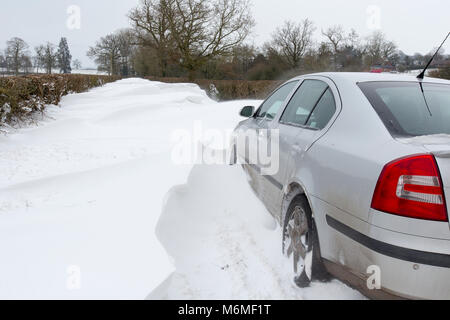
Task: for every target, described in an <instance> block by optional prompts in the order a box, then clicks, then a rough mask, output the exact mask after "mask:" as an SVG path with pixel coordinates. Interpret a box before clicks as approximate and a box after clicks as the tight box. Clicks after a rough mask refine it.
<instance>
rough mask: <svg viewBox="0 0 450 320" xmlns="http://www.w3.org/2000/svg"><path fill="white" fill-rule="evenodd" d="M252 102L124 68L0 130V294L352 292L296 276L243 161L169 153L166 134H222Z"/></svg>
mask: <svg viewBox="0 0 450 320" xmlns="http://www.w3.org/2000/svg"><path fill="white" fill-rule="evenodd" d="M251 103H255V104H256V103H258V102H249V101H246V102H242V101H240V102H239V101H236V102H228V103H216V102H214V101H212V100H210V99H209V98H208V97H207V96H206V94H205V93H204V92H203V91H201V90H200V89H199V88H198V87H197V86H196V85H191V84H162V83H157V82H150V81H146V80H141V79H128V80H122V81H118V82H116V83H112V84H108V85H105V86H104V87H102V88H96V89H93V90H91V91H90V92H88V93H83V94H75V95H69V96H66V97H64V98H63V100H62V102H61V107H56V106H52V107H49V109H48V112H47V115H46V118H45V119H44V120H42V121H40V122H39V125H38V126H37V127H29V128H26V129H20V130H17V131H16V132H14V133H12V134H9V135H7V136H4V135H2V136H0V150H1V151H0V172H1V176H0V256H1V263H0V298H3V299H5V298H6V299H12V298H32V299H33V298H41V299H49V298H57V299H81V298H83V299H97V298H103V299H111V298H118V299H143V298H145V297H148V298H168V299H174V298H186V299H198V298H212V299H215V298H223V299H229V298H230V299H231V298H233V299H241V298H243V299H257V298H267V299H290V298H294V299H301V298H326V299H328V298H330V299H332V298H337V299H348V298H361V297H362V296H361V295H360V294H359V293H357V292H356V291H354V290H352V289H350V288H348V287H347V286H345V285H343V284H342V283H340V282H338V281H334V282H332V283H329V284H318V283H315V284H313V286H312V288H309V289H306V290H299V289H297V288H295V287H294V286H293V284H292V281H291V280H292V279H290V278H289V277H288V276H287V274H288V273H289V266H290V264H289V262H288V261H285V260H284V259H283V258H282V257H281V254H280V237H281V236H280V233H281V232H280V230H279V228H277V226H276V224H275V222H274V221H273V219H272V218H271V217H270V215H269V214H268V213H267V211H266V210H265V209H264V208H263V206H262V205H261V203H260V202H259V201H258V200H257V198H256V197H255V196H254V195H253V193H252V192H251V190H250V188H249V187H248V184H247V182H246V178H245V174H244V173H243V172H242V170H241V169H240V168H238V167H228V166H226V165H216V166H207V165H201V164H200V165H195V166H194V164H193V163H186V164H178V163H175V162H174V161H173V148H174V146H175V144H176V143H177V141H176V140H174V139H173V138H174V132H179V131H180V130H184V131H186V132H192V131H195V128H196V127H198V124H199V123H200V124H201V126H202V128H203V129H204V130H207V129H216V130H217V129H219V130H220V131H221V132H224V133H225V132H226V130H230V129H232V128H234V127H235V125H236V123H237V122H238V121H239V120H240V119H239V117H238V110H239V109H240V108H241V106H243V105H244V104H251ZM194 136H195V134H194ZM199 141H203V143H205V142H204V138H202V137H201V136H200V137H196V138H193V139H191V140H190V143H191V144H192V145H196V144H197V143H198V142H199ZM225 141H226V139H224V140H223V141H214V142H215V143H214V146H216V147H218V148H220V147H222V148H223V147H224V144H225V143H226V142H225ZM155 230H156V234H157V235H158V238H157V236H156V234H155ZM165 279H166V280H165Z"/></svg>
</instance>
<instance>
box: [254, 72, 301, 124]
mask: <svg viewBox="0 0 450 320" xmlns="http://www.w3.org/2000/svg"><path fill="white" fill-rule="evenodd" d="M297 84H298V81H292V82H289V83H286V84H285V85H284V86H282V87H280V88H279V89H278V90H277V91H275V92H274V93H273V94H272V95H271V96H270V97H269V98H268V99H267V100H266V101H265V102H264V103H263V104H262V105H261V107H260V108H259V110H258V112H257V114H256V117H257V118H266V119H267V120H270V121H271V120H273V119H274V118H275V117H276V115H277V114H278V111H279V110H280V108H281V106H282V105H283V104H284V102H285V101H286V99H287V97H288V96H289V94H290V93H291V92H292V90H294V88H295V87H296V86H297Z"/></svg>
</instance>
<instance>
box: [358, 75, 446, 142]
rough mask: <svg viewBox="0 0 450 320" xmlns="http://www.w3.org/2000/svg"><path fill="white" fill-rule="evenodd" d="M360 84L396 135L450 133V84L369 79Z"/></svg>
mask: <svg viewBox="0 0 450 320" xmlns="http://www.w3.org/2000/svg"><path fill="white" fill-rule="evenodd" d="M358 86H359V87H360V88H361V90H362V91H363V92H364V94H365V95H366V97H367V99H369V101H370V103H371V104H372V106H373V107H374V108H375V111H376V112H377V113H378V115H379V116H380V118H381V120H382V121H383V122H384V124H385V125H386V128H387V129H388V130H389V131H390V132H391V134H392V135H395V136H424V135H434V134H450V85H443V84H430V83H422V84H421V83H419V82H365V83H359V84H358Z"/></svg>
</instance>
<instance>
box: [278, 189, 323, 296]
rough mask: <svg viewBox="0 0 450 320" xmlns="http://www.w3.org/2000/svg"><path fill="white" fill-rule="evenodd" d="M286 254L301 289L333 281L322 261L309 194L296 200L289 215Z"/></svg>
mask: <svg viewBox="0 0 450 320" xmlns="http://www.w3.org/2000/svg"><path fill="white" fill-rule="evenodd" d="M283 254H284V255H285V256H287V257H288V258H290V259H291V260H292V262H293V272H294V281H295V284H296V285H297V286H298V287H300V288H305V287H308V286H309V285H310V283H311V281H313V280H318V281H322V282H324V281H329V280H330V275H329V274H328V272H327V271H326V268H325V266H324V264H323V261H322V257H321V253H320V243H319V237H318V233H317V228H316V224H315V222H314V220H313V218H312V212H311V207H310V206H309V203H308V200H307V198H306V197H305V195H298V196H297V197H295V198H294V199H293V200H292V202H291V204H290V205H289V208H288V210H287V212H286V217H285V219H284V226H283Z"/></svg>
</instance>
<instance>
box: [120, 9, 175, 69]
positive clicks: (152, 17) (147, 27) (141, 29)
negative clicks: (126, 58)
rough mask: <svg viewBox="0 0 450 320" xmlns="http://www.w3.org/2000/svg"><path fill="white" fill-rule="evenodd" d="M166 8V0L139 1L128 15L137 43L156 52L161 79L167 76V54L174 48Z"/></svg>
mask: <svg viewBox="0 0 450 320" xmlns="http://www.w3.org/2000/svg"><path fill="white" fill-rule="evenodd" d="M166 6H167V1H166V0H140V5H139V6H138V7H136V8H134V9H133V10H131V11H130V13H129V14H128V17H129V19H130V21H131V23H132V25H133V28H134V30H135V33H136V40H137V42H138V43H139V44H140V45H141V46H144V47H150V48H152V49H154V50H155V51H156V53H157V57H158V65H159V69H160V75H161V76H163V77H165V76H166V75H167V66H168V61H169V58H170V57H169V54H170V53H171V51H173V46H174V45H173V42H172V40H171V39H172V38H171V36H170V30H169V21H168V19H167V9H166Z"/></svg>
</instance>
